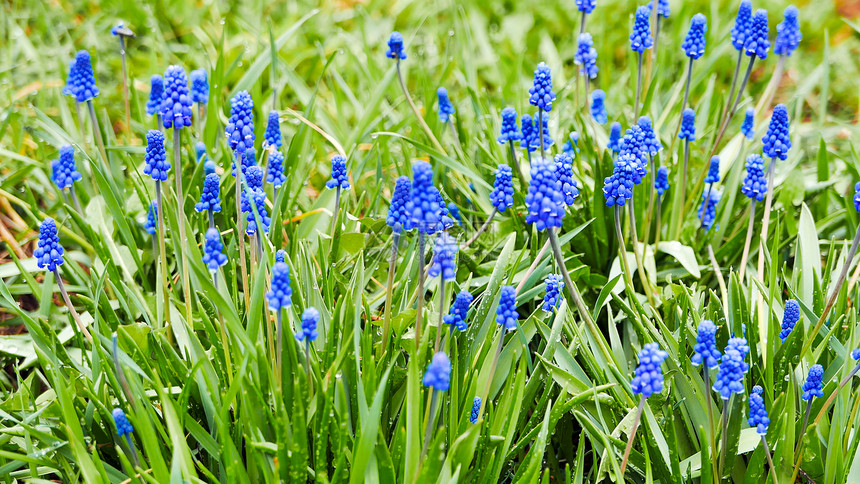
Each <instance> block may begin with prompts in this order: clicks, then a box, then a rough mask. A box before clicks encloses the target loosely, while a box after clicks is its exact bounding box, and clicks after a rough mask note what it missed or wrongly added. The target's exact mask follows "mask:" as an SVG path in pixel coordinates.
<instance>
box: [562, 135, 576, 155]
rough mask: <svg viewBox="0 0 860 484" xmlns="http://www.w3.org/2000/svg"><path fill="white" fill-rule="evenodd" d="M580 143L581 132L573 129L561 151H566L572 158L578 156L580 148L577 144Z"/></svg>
mask: <svg viewBox="0 0 860 484" xmlns="http://www.w3.org/2000/svg"><path fill="white" fill-rule="evenodd" d="M578 144H579V133H577V132H576V131H571V132H570V134H569V135H567V141H565V142H564V144H563V145H561V151H562V152H563V153H566V154H567V156H570V157H571V158H576V154H577V153H579V148H577V145H578Z"/></svg>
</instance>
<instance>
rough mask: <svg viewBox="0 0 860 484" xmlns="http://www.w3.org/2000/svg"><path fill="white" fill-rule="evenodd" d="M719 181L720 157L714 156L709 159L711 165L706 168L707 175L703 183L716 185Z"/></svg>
mask: <svg viewBox="0 0 860 484" xmlns="http://www.w3.org/2000/svg"><path fill="white" fill-rule="evenodd" d="M718 181H720V157H719V156H717V155H714V156H712V157H711V163H710V165H709V166H708V175H707V176H705V183H717V182H718Z"/></svg>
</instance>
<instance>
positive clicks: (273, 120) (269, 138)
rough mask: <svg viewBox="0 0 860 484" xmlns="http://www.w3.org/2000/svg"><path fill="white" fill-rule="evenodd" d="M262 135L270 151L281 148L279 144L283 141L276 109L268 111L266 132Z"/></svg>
mask: <svg viewBox="0 0 860 484" xmlns="http://www.w3.org/2000/svg"><path fill="white" fill-rule="evenodd" d="M264 137H265V140H266V144H267V145H268V147H269V152H270V153H271V152H273V151H276V150H279V149H281V146H283V144H284V141H283V138H282V137H281V122H280V116H279V115H278V112H277V111H272V112H270V113H269V122H268V123H267V124H266V133H265V135H264Z"/></svg>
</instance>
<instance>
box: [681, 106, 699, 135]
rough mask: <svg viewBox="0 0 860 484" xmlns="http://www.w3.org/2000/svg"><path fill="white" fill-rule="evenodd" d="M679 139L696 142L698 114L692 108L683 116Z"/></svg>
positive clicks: (686, 110)
mask: <svg viewBox="0 0 860 484" xmlns="http://www.w3.org/2000/svg"><path fill="white" fill-rule="evenodd" d="M678 137H679V138H681V139H685V140H687V141H690V142H692V141H696V112H695V111H693V110H692V109H690V108H687V109H685V110H684V112H683V113H682V114H681V130H680V131H679V132H678Z"/></svg>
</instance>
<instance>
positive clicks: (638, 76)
mask: <svg viewBox="0 0 860 484" xmlns="http://www.w3.org/2000/svg"><path fill="white" fill-rule="evenodd" d="M641 93H642V53H641V52H640V53H639V61H638V63H637V67H636V102H634V103H633V119H634V120H636V119H639V96H640V95H641Z"/></svg>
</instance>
